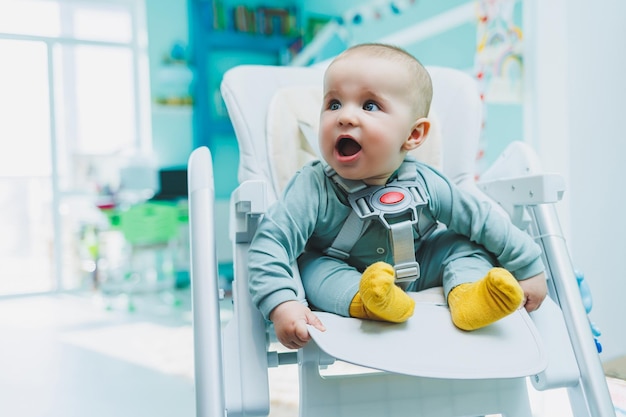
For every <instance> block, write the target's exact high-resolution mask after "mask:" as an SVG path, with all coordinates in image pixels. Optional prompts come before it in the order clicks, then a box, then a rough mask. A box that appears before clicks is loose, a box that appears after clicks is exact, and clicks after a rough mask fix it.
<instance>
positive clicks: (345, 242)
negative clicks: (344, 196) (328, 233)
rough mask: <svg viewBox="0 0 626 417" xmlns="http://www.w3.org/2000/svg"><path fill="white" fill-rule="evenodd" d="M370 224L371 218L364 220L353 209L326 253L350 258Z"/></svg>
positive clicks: (339, 257)
mask: <svg viewBox="0 0 626 417" xmlns="http://www.w3.org/2000/svg"><path fill="white" fill-rule="evenodd" d="M369 224H370V221H369V220H366V221H363V220H362V219H361V218H360V217H359V215H358V214H357V213H356V211H354V210H352V211H351V212H350V215H349V216H348V218H347V219H346V221H345V223H344V224H343V227H342V228H341V230H340V231H339V234H338V235H337V236H336V237H335V240H333V243H332V245H331V246H330V248H327V249H326V250H324V253H325V254H326V255H328V256H332V257H333V258H337V259H342V260H345V259H348V258H349V257H350V251H351V250H352V247H353V246H354V244H355V243H356V242H357V241H358V240H359V238H360V237H361V235H362V234H363V232H364V231H365V230H366V229H367V226H369Z"/></svg>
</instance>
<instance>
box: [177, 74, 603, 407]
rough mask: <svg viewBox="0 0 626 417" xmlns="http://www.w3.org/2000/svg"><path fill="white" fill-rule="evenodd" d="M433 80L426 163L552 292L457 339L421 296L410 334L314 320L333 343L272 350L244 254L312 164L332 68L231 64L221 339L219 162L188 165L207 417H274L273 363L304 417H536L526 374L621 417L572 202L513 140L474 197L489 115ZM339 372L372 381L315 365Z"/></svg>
mask: <svg viewBox="0 0 626 417" xmlns="http://www.w3.org/2000/svg"><path fill="white" fill-rule="evenodd" d="M428 70H429V72H430V73H431V76H432V79H433V85H434V98H433V104H432V117H433V120H434V122H433V125H434V128H433V138H429V139H428V141H427V142H433V145H431V148H430V149H428V148H427V149H426V150H425V152H426V155H422V157H424V158H426V159H428V158H431V161H430V162H432V163H434V164H435V165H437V164H438V165H439V166H440V168H441V169H442V170H443V171H444V172H445V173H446V174H447V175H448V176H449V177H450V178H451V179H452V180H453V181H455V182H456V183H457V184H459V186H461V187H463V188H465V189H467V190H468V191H470V192H473V193H476V194H477V195H480V196H482V198H485V199H488V197H486V196H484V194H483V193H485V194H487V195H489V196H490V197H491V198H492V199H493V200H495V201H497V202H498V203H499V205H500V207H501V208H502V209H504V210H505V211H506V212H507V213H508V214H509V215H510V216H511V217H512V219H513V220H514V222H515V223H516V224H517V225H518V226H519V227H520V228H522V229H525V230H528V231H529V233H531V234H532V235H534V236H535V237H536V239H537V241H538V242H539V243H540V244H541V246H542V248H543V250H544V256H545V259H544V261H545V264H546V266H547V269H548V270H547V275H548V279H549V288H550V296H549V297H548V298H547V299H546V300H545V301H544V303H543V305H542V307H541V308H540V309H539V310H537V311H536V312H534V313H532V314H531V315H530V316H529V315H528V314H527V313H526V312H525V311H524V310H519V311H517V312H515V313H514V314H512V315H510V316H508V317H506V318H505V319H503V320H501V321H499V322H497V323H494V324H493V325H491V326H488V327H486V328H484V329H480V330H477V331H474V332H463V331H460V330H458V329H456V328H455V327H454V326H453V325H452V324H451V321H450V318H449V311H448V310H447V307H446V305H445V301H444V300H443V297H442V294H441V292H436V291H434V292H433V291H430V290H429V291H427V292H424V293H418V294H412V295H413V296H414V298H416V300H417V301H418V303H417V306H416V310H415V313H414V315H413V317H412V318H411V319H409V321H408V322H407V323H405V324H400V325H398V324H389V323H380V322H372V321H365V320H359V319H354V318H344V317H338V316H335V315H333V314H328V313H323V312H318V313H317V314H318V315H319V316H320V318H321V320H322V321H323V322H324V324H325V325H326V327H327V331H326V332H324V333H321V332H318V331H316V330H315V329H311V334H312V337H313V341H311V342H310V343H309V344H307V346H305V347H304V348H303V349H300V350H298V351H297V352H296V351H289V352H283V353H278V352H269V351H268V347H269V345H270V343H269V341H270V337H271V330H269V329H271V327H269V326H268V325H267V323H266V322H265V320H264V319H263V318H262V316H261V314H260V313H259V312H258V310H256V308H255V307H254V306H253V305H252V303H251V300H250V295H249V293H248V288H247V278H248V275H247V274H248V272H247V263H246V256H247V249H248V246H249V242H250V239H251V237H252V236H253V234H254V231H255V227H256V224H257V222H258V220H259V219H260V217H261V216H262V215H263V213H264V211H265V209H266V208H267V206H268V205H269V204H271V202H272V201H274V200H275V199H276V197H277V195H279V193H280V190H281V187H282V185H284V181H286V178H287V177H288V176H289V175H290V173H292V171H293V170H294V169H297V168H298V167H299V166H301V164H302V163H304V162H305V161H307V160H310V159H312V158H315V157H316V155H315V138H314V137H315V130H316V129H317V127H316V126H317V124H316V123H317V118H318V115H319V100H320V96H321V86H322V74H323V70H322V69H321V68H301V67H272V66H240V67H235V68H233V69H231V70H230V71H228V72H227V73H226V74H225V76H224V80H223V82H222V94H223V97H224V100H225V103H226V106H227V109H228V112H229V115H230V118H231V121H232V122H233V125H234V127H235V133H236V136H237V139H238V142H239V147H240V166H239V181H240V183H241V185H240V186H239V188H237V190H236V191H235V192H234V193H233V196H232V198H231V220H230V221H231V239H232V242H233V243H232V244H233V253H234V272H235V278H234V281H233V317H232V319H231V320H230V321H229V323H228V324H227V325H226V326H225V328H224V329H222V328H221V323H220V309H219V299H220V297H219V289H218V280H217V268H216V264H215V245H216V242H215V240H214V234H213V232H214V227H213V225H214V219H213V176H212V168H211V166H212V165H211V155H210V153H209V150H208V149H207V148H204V147H203V148H198V149H196V150H195V151H194V152H193V153H192V155H191V157H190V159H189V199H190V228H191V230H190V232H191V253H192V254H191V257H192V271H191V276H192V293H193V319H194V340H195V347H194V349H195V383H196V408H197V415H198V417H217V416H228V417H233V416H267V415H268V413H269V407H270V404H269V388H268V366H279V365H281V364H285V363H295V362H297V363H298V365H299V375H300V377H299V382H300V389H299V392H300V401H299V407H300V413H299V415H300V416H301V417H311V416H316V417H328V416H332V417H337V416H366V417H367V416H371V417H380V416H392V417H393V416H408V415H411V416H429V417H433V416H434V417H454V416H478V415H485V414H495V413H501V414H502V415H505V416H508V417H530V416H531V409H530V405H529V400H528V391H527V380H528V378H530V380H531V382H532V384H533V385H534V387H535V388H536V389H538V390H547V389H554V388H560V387H567V389H568V394H569V398H570V403H571V406H572V410H573V415H574V416H575V417H600V416H602V417H605V416H607V417H608V416H614V415H615V412H614V408H613V406H612V404H611V399H610V396H609V393H608V388H607V385H606V380H605V378H604V375H603V372H602V367H601V363H600V360H599V357H598V354H597V351H596V346H595V343H594V340H593V336H592V333H591V330H590V327H589V322H588V318H587V315H586V311H585V309H584V306H583V304H582V300H581V296H580V293H579V291H578V287H577V283H576V279H575V274H574V271H573V268H572V265H571V261H570V258H569V255H568V252H567V247H566V244H565V242H564V239H563V237H562V233H561V230H560V226H559V224H558V220H557V218H556V215H555V211H554V207H553V204H552V203H555V202H556V201H558V200H559V198H560V197H561V194H562V189H563V181H562V179H561V178H560V177H559V176H556V175H548V174H542V173H541V171H540V169H539V167H538V164H537V162H536V158H535V157H534V155H533V153H532V151H531V150H530V149H529V148H528V147H527V146H526V145H524V144H522V143H515V144H513V145H511V146H510V147H509V148H508V149H507V150H506V151H505V152H504V153H503V155H502V156H501V157H500V159H499V160H498V161H497V162H496V163H495V164H494V166H493V167H492V168H490V169H489V170H488V171H487V172H486V173H485V174H484V175H483V176H482V179H481V183H480V184H479V185H478V186H477V185H476V183H475V180H474V157H475V155H476V149H477V143H478V138H479V132H480V124H481V103H480V100H479V96H478V91H477V88H476V85H475V83H474V81H473V79H472V78H471V77H469V76H467V75H465V74H464V73H462V72H460V71H456V70H452V69H446V68H439V67H429V68H428ZM303 103H304V104H303ZM307 103H310V104H307ZM276 135H277V136H278V139H276ZM268 138H271V139H268ZM286 138H291V140H288V139H286ZM281 152H282V153H281ZM220 244H226V243H224V242H221V243H220ZM295 279H299V278H298V277H295ZM301 295H302V294H301ZM302 301H303V302H306V301H305V300H304V297H302ZM336 360H340V361H344V362H348V363H351V364H355V365H358V366H359V368H358V369H359V370H360V369H363V368H362V367H365V368H367V369H373V370H376V372H363V373H358V374H355V373H350V374H348V375H325V376H323V375H321V373H320V368H324V367H325V366H326V365H329V364H332V363H333V362H335V361H336Z"/></svg>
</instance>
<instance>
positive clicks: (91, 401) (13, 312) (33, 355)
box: [0, 292, 572, 417]
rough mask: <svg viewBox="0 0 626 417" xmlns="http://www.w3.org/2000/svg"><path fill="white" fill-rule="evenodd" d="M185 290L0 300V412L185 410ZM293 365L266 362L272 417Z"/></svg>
mask: <svg viewBox="0 0 626 417" xmlns="http://www.w3.org/2000/svg"><path fill="white" fill-rule="evenodd" d="M188 298H189V294H188V293H185V292H183V293H180V294H178V295H177V299H178V303H177V304H175V303H173V299H171V298H167V299H162V298H158V297H151V298H146V299H144V300H138V301H137V303H136V311H135V312H128V311H127V310H126V308H125V304H124V303H123V302H122V300H117V301H116V303H115V304H113V305H112V306H109V308H108V309H107V304H106V303H104V302H103V300H102V299H99V298H98V297H94V296H75V295H59V296H36V297H27V298H13V299H4V300H0V335H1V336H0V415H2V416H16V417H105V416H107V417H146V416H149V417H174V416H175V417H193V416H194V415H195V406H194V389H193V339H192V331H191V315H190V308H189V302H188ZM296 381H297V370H296V367H295V366H287V367H281V368H279V369H272V370H271V372H270V385H271V389H272V393H271V400H272V413H271V416H272V417H287V416H295V415H297V401H298V400H297V389H296V388H295V386H296V385H297V384H296V383H295V382H296ZM532 402H533V412H534V415H535V416H536V417H544V416H545V417H548V416H549V417H569V416H571V415H572V413H571V411H570V410H569V405H568V403H567V396H566V394H565V392H564V391H560V392H556V393H551V394H549V395H547V394H545V393H537V392H535V393H533V394H532Z"/></svg>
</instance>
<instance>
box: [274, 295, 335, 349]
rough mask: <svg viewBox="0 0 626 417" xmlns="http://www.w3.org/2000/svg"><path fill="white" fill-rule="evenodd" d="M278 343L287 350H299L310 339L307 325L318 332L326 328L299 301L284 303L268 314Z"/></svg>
mask: <svg viewBox="0 0 626 417" xmlns="http://www.w3.org/2000/svg"><path fill="white" fill-rule="evenodd" d="M270 320H271V321H272V322H273V323H274V331H275V332H276V337H277V338H278V341H279V342H280V343H282V344H283V345H284V346H285V347H288V348H289V349H300V348H301V347H303V346H304V345H306V344H307V342H308V341H309V340H310V339H311V336H310V335H309V330H308V329H307V324H310V325H312V326H313V327H315V328H316V329H318V330H320V331H322V332H323V331H325V330H326V328H325V327H324V325H323V324H322V322H321V321H320V319H319V318H318V317H317V316H316V315H315V314H313V312H312V311H311V310H310V309H309V308H308V307H307V306H305V305H304V304H302V303H301V302H299V301H286V302H284V303H282V304H279V305H278V306H276V308H274V310H272V312H271V313H270Z"/></svg>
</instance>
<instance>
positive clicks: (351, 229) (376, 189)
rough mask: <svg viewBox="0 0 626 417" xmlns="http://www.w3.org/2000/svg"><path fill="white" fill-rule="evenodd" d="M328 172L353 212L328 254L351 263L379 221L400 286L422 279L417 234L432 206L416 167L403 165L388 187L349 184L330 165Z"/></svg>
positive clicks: (351, 182) (404, 286) (360, 182)
mask: <svg viewBox="0 0 626 417" xmlns="http://www.w3.org/2000/svg"><path fill="white" fill-rule="evenodd" d="M325 171H326V175H328V176H329V177H330V178H332V179H333V180H334V181H335V182H336V183H337V184H338V185H339V186H340V187H342V188H343V189H344V190H345V191H346V192H347V194H348V201H349V203H350V206H351V207H352V212H351V213H350V215H349V216H348V218H347V220H346V222H345V223H344V225H343V227H342V229H341V230H340V231H339V234H338V235H337V237H336V238H335V240H334V241H333V243H332V245H331V247H330V248H328V249H326V250H325V251H324V252H325V253H326V254H327V255H329V256H333V257H335V258H339V259H347V258H348V257H349V256H350V251H351V250H352V247H353V246H354V245H355V244H356V242H357V241H358V239H359V238H360V237H361V235H362V234H363V232H364V231H365V230H366V229H367V227H368V226H369V224H370V222H371V221H372V220H373V219H377V220H378V221H380V222H381V223H382V224H383V225H384V226H385V227H386V228H387V229H388V230H389V231H390V237H391V243H392V248H393V259H394V264H395V265H394V270H395V273H396V283H397V284H398V285H399V286H400V287H401V288H406V287H407V286H408V285H409V284H410V283H411V282H413V281H415V280H416V279H418V278H419V276H420V268H419V264H418V263H417V261H416V259H415V245H414V240H413V239H414V237H413V231H414V228H417V225H418V222H419V219H420V217H422V209H423V208H424V207H425V206H426V205H427V204H428V203H427V200H426V198H425V196H426V194H425V192H424V191H423V189H422V186H421V184H419V183H418V182H417V181H415V179H416V175H417V174H416V170H415V166H414V164H412V163H406V162H405V163H403V164H402V166H401V167H400V170H399V171H398V178H397V179H395V180H394V181H392V182H390V183H388V184H386V185H372V186H368V185H367V184H365V183H363V182H362V181H353V180H346V179H344V178H341V177H340V176H339V175H338V174H337V173H336V172H335V171H334V170H333V169H332V168H331V167H330V166H328V165H327V166H326V167H325Z"/></svg>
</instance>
